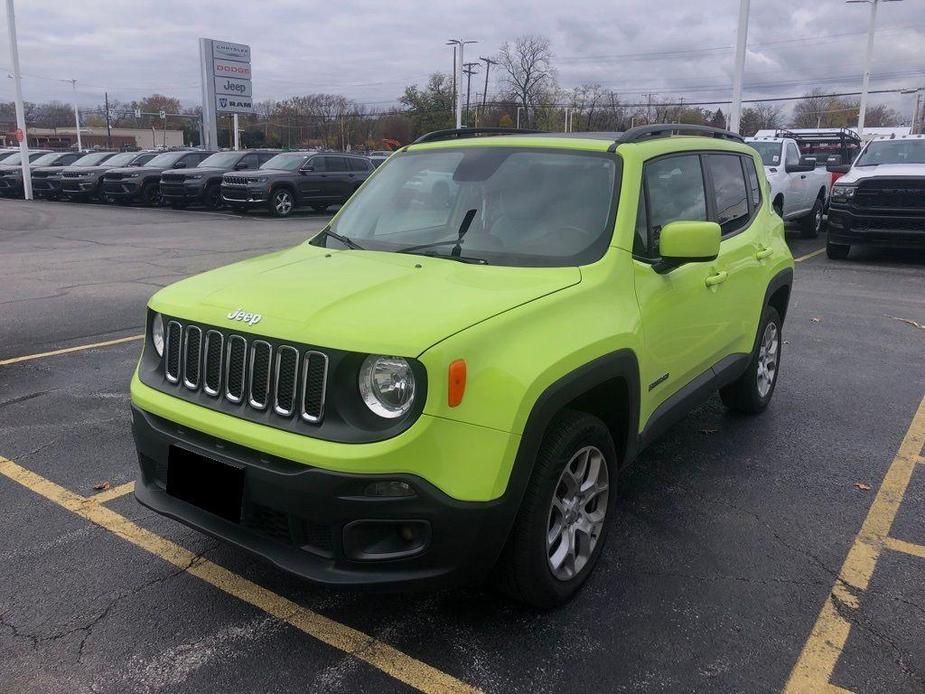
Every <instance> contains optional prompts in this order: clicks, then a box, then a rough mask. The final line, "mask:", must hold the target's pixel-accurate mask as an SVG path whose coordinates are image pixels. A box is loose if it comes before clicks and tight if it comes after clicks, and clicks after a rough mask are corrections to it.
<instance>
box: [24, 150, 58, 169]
mask: <svg viewBox="0 0 925 694" xmlns="http://www.w3.org/2000/svg"><path fill="white" fill-rule="evenodd" d="M60 156H61V153H60V152H50V153H49V154H43V155H42V156H40V157H39V158H38V159H30V161H31V162H32V163H33V164H34V165H35V166H48V165H49V164H54V163H55V162H56V161H57V160H58V158H60Z"/></svg>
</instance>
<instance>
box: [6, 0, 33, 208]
mask: <svg viewBox="0 0 925 694" xmlns="http://www.w3.org/2000/svg"><path fill="white" fill-rule="evenodd" d="M6 28H7V32H8V33H9V37H10V62H11V63H13V85H14V87H13V88H14V90H15V92H16V128H17V131H18V132H17V133H16V134H17V136H18V135H19V133H22V139H21V140H20V141H19V158H20V166H21V167H22V183H23V197H25V199H26V200H31V199H32V169H31V168H30V167H29V138H28V137H27V136H26V115H25V111H24V110H23V105H22V75H21V74H20V72H19V45H18V44H17V43H16V10H15V9H14V8H13V0H6ZM17 139H18V137H17Z"/></svg>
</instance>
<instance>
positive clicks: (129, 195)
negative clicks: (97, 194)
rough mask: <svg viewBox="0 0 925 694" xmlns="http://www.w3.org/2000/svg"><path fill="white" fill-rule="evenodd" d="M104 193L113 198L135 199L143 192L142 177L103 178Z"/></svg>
mask: <svg viewBox="0 0 925 694" xmlns="http://www.w3.org/2000/svg"><path fill="white" fill-rule="evenodd" d="M103 194H104V195H105V196H106V197H107V198H111V199H113V200H134V199H135V198H137V197H138V196H139V195H140V194H141V179H131V178H127V179H126V178H123V179H117V180H114V181H107V180H106V179H103Z"/></svg>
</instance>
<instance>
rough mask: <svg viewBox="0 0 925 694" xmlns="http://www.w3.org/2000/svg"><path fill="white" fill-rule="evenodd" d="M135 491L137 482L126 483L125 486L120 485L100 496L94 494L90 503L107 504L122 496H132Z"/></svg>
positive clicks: (90, 498)
mask: <svg viewBox="0 0 925 694" xmlns="http://www.w3.org/2000/svg"><path fill="white" fill-rule="evenodd" d="M133 491H135V482H126V483H125V484H120V485H119V486H118V487H111V488H110V489H107V490H105V491H102V492H100V493H99V494H94V495H93V496H91V497H89V499H88V501H94V502H96V503H98V504H105V503H106V502H107V501H112V500H113V499H118V498H119V497H120V496H125V495H126V494H131V493H132V492H133Z"/></svg>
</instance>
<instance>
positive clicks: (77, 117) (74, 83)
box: [71, 80, 84, 152]
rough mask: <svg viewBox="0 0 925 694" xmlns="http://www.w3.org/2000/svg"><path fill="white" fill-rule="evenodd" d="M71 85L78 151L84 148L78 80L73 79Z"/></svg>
mask: <svg viewBox="0 0 925 694" xmlns="http://www.w3.org/2000/svg"><path fill="white" fill-rule="evenodd" d="M71 86H72V87H73V88H74V125H75V126H76V127H77V151H78V152H80V151H81V150H83V148H84V147H83V143H82V142H81V141H80V111H78V110H77V80H71Z"/></svg>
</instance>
